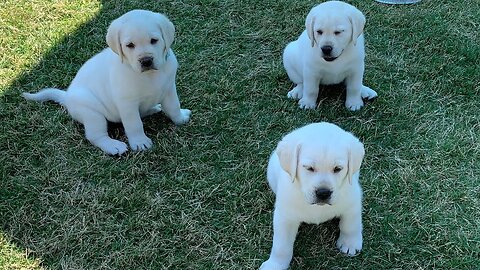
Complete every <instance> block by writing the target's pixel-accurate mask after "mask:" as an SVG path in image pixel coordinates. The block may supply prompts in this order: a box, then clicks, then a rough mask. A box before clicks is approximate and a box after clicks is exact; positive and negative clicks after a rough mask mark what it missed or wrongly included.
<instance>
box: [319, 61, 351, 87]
mask: <svg viewBox="0 0 480 270" xmlns="http://www.w3.org/2000/svg"><path fill="white" fill-rule="evenodd" d="M348 74H349V72H348V70H347V69H345V68H344V67H341V66H338V65H335V66H333V67H332V68H322V69H320V70H319V71H318V75H319V77H320V84H323V85H330V84H338V83H341V82H343V81H344V80H345V79H346V78H347V75H348Z"/></svg>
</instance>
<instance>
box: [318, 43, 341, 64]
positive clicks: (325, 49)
mask: <svg viewBox="0 0 480 270" xmlns="http://www.w3.org/2000/svg"><path fill="white" fill-rule="evenodd" d="M320 49H321V50H322V53H323V59H325V61H327V62H331V61H333V60H335V59H337V57H332V55H331V54H332V51H333V47H332V46H330V45H325V46H322V47H321V48H320Z"/></svg>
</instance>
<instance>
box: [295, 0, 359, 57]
mask: <svg viewBox="0 0 480 270" xmlns="http://www.w3.org/2000/svg"><path fill="white" fill-rule="evenodd" d="M364 26H365V16H364V15H363V14H362V12H361V11H360V10H358V9H357V8H355V7H354V6H352V5H350V4H347V3H344V2H340V1H329V2H324V3H322V4H320V5H318V6H315V7H314V8H312V10H310V12H309V13H308V15H307V19H306V21H305V27H306V31H307V33H308V37H309V39H310V41H311V45H312V47H316V48H318V50H319V53H320V55H321V56H322V58H323V59H325V61H327V62H331V61H334V60H335V59H337V58H338V57H340V55H341V54H342V53H343V51H344V50H345V49H347V47H349V46H352V45H353V46H355V45H356V42H357V39H358V37H359V36H360V35H361V34H362V32H363V28H364Z"/></svg>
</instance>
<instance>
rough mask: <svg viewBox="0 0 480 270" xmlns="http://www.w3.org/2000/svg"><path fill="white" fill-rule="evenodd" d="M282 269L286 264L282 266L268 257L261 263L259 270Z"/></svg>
mask: <svg viewBox="0 0 480 270" xmlns="http://www.w3.org/2000/svg"><path fill="white" fill-rule="evenodd" d="M283 269H288V264H287V266H283V265H281V264H279V263H277V262H273V261H271V260H270V259H269V260H267V261H265V262H263V263H262V265H261V266H260V269H259V270H283Z"/></svg>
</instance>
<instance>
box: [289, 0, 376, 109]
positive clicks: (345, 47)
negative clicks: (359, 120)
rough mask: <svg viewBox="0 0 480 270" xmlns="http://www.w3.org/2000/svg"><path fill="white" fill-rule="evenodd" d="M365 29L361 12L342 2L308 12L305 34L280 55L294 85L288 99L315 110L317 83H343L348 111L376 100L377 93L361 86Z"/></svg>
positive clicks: (317, 7) (324, 5)
mask: <svg viewBox="0 0 480 270" xmlns="http://www.w3.org/2000/svg"><path fill="white" fill-rule="evenodd" d="M364 26H365V16H364V15H363V14H362V12H360V11H359V10H358V9H357V8H355V7H354V6H352V5H349V4H347V3H344V2H340V1H329V2H324V3H322V4H320V5H318V6H316V7H314V8H313V9H312V10H310V12H309V13H308V15H307V19H306V21H305V27H306V29H305V31H303V33H302V34H301V35H300V37H299V38H298V39H297V40H295V41H293V42H291V43H289V44H288V45H287V47H286V48H285V50H284V53H283V65H284V67H285V70H286V71H287V74H288V77H289V78H290V80H291V81H292V82H293V83H295V84H296V86H295V88H293V90H291V91H290V92H288V95H287V96H288V97H289V98H293V99H299V102H298V104H299V105H300V108H302V109H314V108H315V107H316V102H317V98H318V91H319V85H320V84H322V85H331V84H339V83H344V84H345V86H346V88H347V98H346V100H345V106H346V107H347V108H348V109H349V110H352V111H356V110H359V109H360V108H361V107H363V99H373V98H375V97H376V96H377V93H376V92H375V91H373V90H372V89H370V88H368V87H366V86H364V85H363V84H362V81H363V72H364V69H365V68H364V66H365V65H364V59H365V49H364V39H363V34H362V33H363V28H364Z"/></svg>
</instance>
